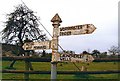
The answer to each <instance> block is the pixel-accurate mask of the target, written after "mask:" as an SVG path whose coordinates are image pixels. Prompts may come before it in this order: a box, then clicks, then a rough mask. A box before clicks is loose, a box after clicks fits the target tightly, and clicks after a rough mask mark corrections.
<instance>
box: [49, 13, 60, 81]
mask: <svg viewBox="0 0 120 81" xmlns="http://www.w3.org/2000/svg"><path fill="white" fill-rule="evenodd" d="M51 22H53V24H52V25H53V37H52V61H51V80H55V79H57V62H58V61H59V60H60V59H59V58H60V55H59V54H58V37H59V26H60V23H61V22H62V20H61V18H60V17H59V15H58V14H56V15H55V16H54V17H53V18H52V20H51Z"/></svg>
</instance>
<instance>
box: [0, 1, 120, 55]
mask: <svg viewBox="0 0 120 81" xmlns="http://www.w3.org/2000/svg"><path fill="white" fill-rule="evenodd" d="M23 1H24V3H25V4H26V5H27V6H28V7H29V8H30V9H32V10H33V11H34V12H35V15H37V16H38V17H40V22H41V23H42V24H43V25H44V26H45V27H46V28H47V30H48V31H49V32H50V33H51V34H52V29H53V27H52V23H51V22H50V20H51V19H52V17H53V16H54V15H55V14H56V13H58V14H59V16H60V17H61V19H62V21H63V22H62V23H61V26H60V27H66V26H74V25H82V24H94V25H95V27H96V28H97V29H96V30H95V31H94V32H93V33H92V34H85V35H74V36H73V35H72V36H62V37H59V44H60V45H61V46H62V47H63V49H65V50H73V51H75V52H76V53H79V52H82V51H84V50H86V51H88V50H89V51H90V52H91V51H92V50H94V49H97V50H100V51H101V52H104V51H107V50H108V49H109V48H110V47H111V46H113V45H115V46H117V45H118V1H119V0H23ZM21 3H22V2H21V0H2V1H1V2H0V28H1V29H3V28H4V26H3V25H4V24H3V22H4V21H5V17H6V16H5V15H6V14H8V13H10V12H12V11H13V9H14V6H17V5H18V4H21ZM40 29H42V30H43V28H42V26H40ZM44 31H45V30H44ZM45 33H46V32H45ZM46 34H47V35H48V33H46ZM48 37H49V39H51V37H50V36H49V35H48Z"/></svg>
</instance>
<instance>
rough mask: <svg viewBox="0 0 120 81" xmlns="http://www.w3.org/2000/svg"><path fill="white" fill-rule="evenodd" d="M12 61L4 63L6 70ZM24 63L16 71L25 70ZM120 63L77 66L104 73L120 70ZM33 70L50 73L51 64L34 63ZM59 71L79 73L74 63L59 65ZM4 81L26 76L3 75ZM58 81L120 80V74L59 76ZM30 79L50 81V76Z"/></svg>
mask: <svg viewBox="0 0 120 81" xmlns="http://www.w3.org/2000/svg"><path fill="white" fill-rule="evenodd" d="M10 63H11V62H10V61H3V62H2V68H3V69H6V67H8V66H9V65H10ZM24 64H25V63H24V62H23V61H17V62H16V63H15V65H14V68H15V69H16V70H24V69H25V67H24ZM119 64H120V62H116V63H115V64H114V62H98V63H96V62H93V63H91V64H89V65H87V64H85V63H76V65H77V66H78V67H79V68H81V66H86V67H87V68H88V69H87V70H88V71H103V70H118V69H119V68H118V65H119ZM32 66H33V69H34V70H36V71H50V70H51V64H50V62H32ZM57 71H78V69H77V68H76V67H75V66H74V65H73V63H62V65H61V64H60V63H58V64H57ZM2 78H3V79H23V78H24V74H11V73H3V74H2ZM57 78H58V79H118V74H96V75H95V74H91V75H87V74H86V75H79V74H74V75H57ZM30 79H50V75H45V74H31V75H30Z"/></svg>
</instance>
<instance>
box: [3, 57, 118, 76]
mask: <svg viewBox="0 0 120 81" xmlns="http://www.w3.org/2000/svg"><path fill="white" fill-rule="evenodd" d="M2 60H4V61H12V60H23V61H29V62H50V61H51V59H50V58H38V57H37V58H33V57H20V56H15V57H2ZM94 62H120V58H97V59H95V60H94ZM1 72H2V73H19V74H25V75H27V76H29V74H51V71H29V70H2V71H1ZM118 73H120V70H116V71H115V70H109V71H57V74H66V75H68V74H118ZM27 78H28V77H27Z"/></svg>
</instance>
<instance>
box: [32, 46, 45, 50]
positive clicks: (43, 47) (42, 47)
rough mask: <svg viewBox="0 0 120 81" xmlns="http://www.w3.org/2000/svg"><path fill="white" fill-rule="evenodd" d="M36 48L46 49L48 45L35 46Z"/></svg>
mask: <svg viewBox="0 0 120 81" xmlns="http://www.w3.org/2000/svg"><path fill="white" fill-rule="evenodd" d="M34 49H46V46H34Z"/></svg>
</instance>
